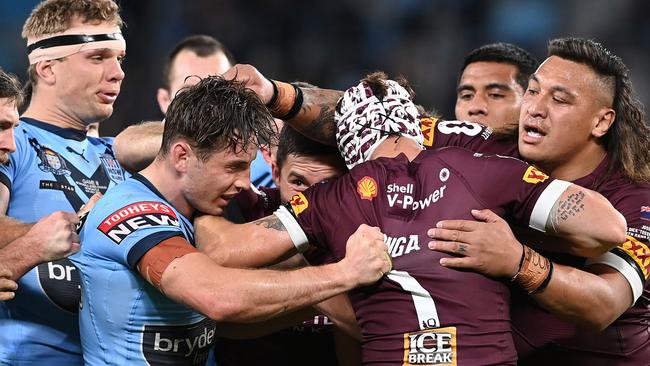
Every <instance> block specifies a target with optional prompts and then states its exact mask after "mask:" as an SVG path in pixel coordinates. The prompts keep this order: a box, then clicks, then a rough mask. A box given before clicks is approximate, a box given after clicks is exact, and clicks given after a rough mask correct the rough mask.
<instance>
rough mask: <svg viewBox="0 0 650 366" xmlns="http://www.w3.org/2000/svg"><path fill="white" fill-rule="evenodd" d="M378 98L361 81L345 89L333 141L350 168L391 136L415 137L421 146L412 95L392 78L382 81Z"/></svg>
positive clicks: (420, 136)
mask: <svg viewBox="0 0 650 366" xmlns="http://www.w3.org/2000/svg"><path fill="white" fill-rule="evenodd" d="M385 82H386V84H387V91H386V96H385V97H384V98H382V99H381V100H380V99H378V98H377V97H376V96H375V95H374V94H373V92H372V89H371V88H370V87H369V86H368V85H366V84H365V83H364V82H361V83H359V84H358V85H357V86H354V87H352V88H350V89H348V90H346V91H345V93H344V94H343V97H341V99H340V100H339V103H340V105H339V108H337V111H336V114H335V120H336V144H337V146H338V148H339V151H340V152H341V156H342V157H343V159H345V164H346V165H347V166H348V168H349V169H352V167H354V166H355V165H357V164H360V163H363V162H365V161H367V160H368V159H370V156H371V155H372V153H373V151H375V149H376V148H377V146H379V144H381V143H382V142H383V141H384V140H385V139H386V138H387V137H389V136H390V135H402V136H404V137H409V138H412V139H414V140H415V141H416V142H417V143H418V144H419V145H420V146H423V145H422V144H423V142H424V136H423V135H422V130H421V129H420V120H419V118H418V112H417V109H416V108H415V104H413V101H412V100H411V95H410V94H409V93H408V91H406V89H404V88H403V87H402V86H401V85H399V84H398V83H397V82H395V81H393V80H385Z"/></svg>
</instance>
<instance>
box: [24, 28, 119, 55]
mask: <svg viewBox="0 0 650 366" xmlns="http://www.w3.org/2000/svg"><path fill="white" fill-rule="evenodd" d="M123 39H124V37H123V36H122V33H105V34H93V35H86V34H68V35H64V36H56V37H52V38H46V39H42V40H40V41H38V42H34V43H32V44H30V45H29V46H27V54H30V53H32V52H33V51H34V50H37V49H39V48H50V47H58V46H70V45H74V44H83V43H89V42H101V41H121V40H123Z"/></svg>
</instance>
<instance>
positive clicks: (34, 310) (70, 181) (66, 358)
mask: <svg viewBox="0 0 650 366" xmlns="http://www.w3.org/2000/svg"><path fill="white" fill-rule="evenodd" d="M123 180H124V172H123V170H122V168H121V167H120V165H119V164H118V162H117V160H116V159H115V156H114V154H113V151H112V139H107V138H94V137H86V134H85V133H84V132H83V131H79V130H74V129H66V128H60V127H56V126H53V125H50V124H46V123H42V122H39V121H36V120H33V119H28V118H23V119H22V121H21V124H20V125H19V126H18V127H17V128H16V152H14V153H12V154H11V155H10V161H9V163H8V164H6V165H1V166H0V182H2V183H3V184H4V185H6V186H7V187H8V188H9V190H10V192H11V193H10V198H9V206H8V208H7V215H8V216H11V217H14V218H16V219H19V220H21V221H25V222H35V221H37V220H38V219H40V218H42V217H43V216H46V215H48V214H50V213H52V212H55V211H58V210H63V211H70V212H74V211H77V210H78V209H79V208H80V207H81V205H82V204H84V203H85V202H86V201H88V199H89V198H90V197H91V196H92V195H93V194H94V193H95V192H97V191H99V192H102V193H104V192H106V190H107V189H109V188H110V187H112V186H114V185H116V184H117V183H119V182H122V181H123ZM79 297H80V291H79V275H78V274H77V271H76V269H75V267H74V266H73V265H72V263H71V262H70V261H69V260H67V259H64V260H60V261H56V262H50V263H44V264H41V265H39V266H37V267H36V268H34V269H32V270H31V271H29V272H28V273H27V274H25V276H23V277H22V278H21V279H20V281H19V286H18V291H17V292H16V298H15V299H14V300H11V301H7V302H4V303H0V308H1V310H0V364H4V365H7V364H9V365H41V364H43V362H45V361H44V360H47V364H48V365H75V364H80V363H81V362H82V359H81V346H80V341H79V325H78V306H79V305H78V304H79Z"/></svg>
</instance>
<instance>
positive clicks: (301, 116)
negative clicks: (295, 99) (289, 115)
mask: <svg viewBox="0 0 650 366" xmlns="http://www.w3.org/2000/svg"><path fill="white" fill-rule="evenodd" d="M303 95H304V101H303V105H302V107H301V108H300V112H299V113H298V115H297V116H296V117H294V118H293V119H291V120H290V121H289V123H290V124H291V125H292V126H293V127H295V128H297V129H298V130H299V131H300V132H302V133H303V134H304V135H305V136H307V137H309V138H311V139H313V140H316V141H319V142H321V143H323V144H326V145H330V146H336V124H335V121H334V110H335V108H336V102H337V101H338V100H339V98H340V97H341V95H343V92H341V91H338V90H329V89H319V88H307V89H303Z"/></svg>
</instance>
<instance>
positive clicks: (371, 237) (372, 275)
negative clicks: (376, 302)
mask: <svg viewBox="0 0 650 366" xmlns="http://www.w3.org/2000/svg"><path fill="white" fill-rule="evenodd" d="M387 250H388V248H387V247H386V244H384V234H382V232H381V231H379V228H377V227H370V226H368V225H365V224H361V226H359V228H358V229H357V231H355V232H354V233H353V234H352V235H351V236H350V237H349V238H348V242H347V244H346V253H345V258H343V259H342V260H341V262H340V263H341V264H343V265H345V267H344V268H345V270H346V271H349V272H350V273H351V274H352V278H353V279H355V280H356V282H357V284H358V285H361V286H363V285H370V284H372V283H375V282H377V280H379V279H380V278H381V277H382V276H383V275H384V274H386V273H387V272H388V271H390V270H391V268H392V267H393V264H392V262H391V260H390V256H389V255H388V252H387Z"/></svg>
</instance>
